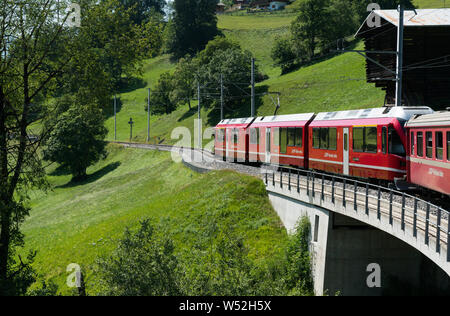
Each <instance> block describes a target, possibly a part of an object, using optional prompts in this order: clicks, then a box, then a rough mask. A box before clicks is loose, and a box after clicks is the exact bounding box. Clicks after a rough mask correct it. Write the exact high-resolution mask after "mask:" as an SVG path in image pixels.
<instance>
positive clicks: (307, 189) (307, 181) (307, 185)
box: [306, 172, 310, 196]
mask: <svg viewBox="0 0 450 316" xmlns="http://www.w3.org/2000/svg"><path fill="white" fill-rule="evenodd" d="M309 175H310V173H309V172H308V173H307V174H306V194H307V195H308V196H309Z"/></svg>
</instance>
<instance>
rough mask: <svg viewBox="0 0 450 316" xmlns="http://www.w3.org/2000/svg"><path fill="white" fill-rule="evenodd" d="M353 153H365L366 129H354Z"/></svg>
mask: <svg viewBox="0 0 450 316" xmlns="http://www.w3.org/2000/svg"><path fill="white" fill-rule="evenodd" d="M353 151H357V152H364V127H354V128H353Z"/></svg>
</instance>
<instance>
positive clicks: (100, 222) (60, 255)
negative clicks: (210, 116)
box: [23, 145, 287, 294]
mask: <svg viewBox="0 0 450 316" xmlns="http://www.w3.org/2000/svg"><path fill="white" fill-rule="evenodd" d="M108 151H109V156H108V158H107V159H106V160H104V161H101V162H99V163H97V164H96V165H94V166H92V167H91V168H89V170H88V173H89V174H90V176H89V179H88V180H87V181H86V182H85V183H82V184H79V185H75V184H72V183H70V176H69V175H66V174H65V173H64V172H63V171H61V170H59V169H55V170H51V171H50V175H49V181H50V184H51V186H52V188H53V189H52V191H51V192H49V193H48V194H44V193H43V192H33V193H32V194H31V197H32V200H31V201H32V203H31V207H32V212H31V216H30V217H29V218H28V219H27V221H26V222H25V224H24V226H23V232H24V233H25V235H26V240H25V242H26V248H27V249H35V250H37V251H38V255H37V258H36V262H35V264H34V267H35V268H36V270H37V271H38V273H39V274H40V275H41V276H42V278H44V279H51V280H53V281H54V282H56V283H57V284H58V286H59V289H60V291H61V293H62V294H69V293H70V289H69V288H68V287H67V286H66V285H65V281H66V278H67V276H68V273H66V267H67V265H68V264H70V263H77V264H79V265H81V266H82V267H83V268H84V269H86V271H87V284H88V285H87V289H88V291H89V292H90V294H95V291H96V288H95V286H93V284H94V283H95V276H93V275H92V274H91V271H92V270H91V268H92V264H93V263H94V261H95V259H96V258H97V257H98V256H99V255H102V254H107V253H109V252H110V251H111V250H112V249H113V248H115V246H116V242H117V239H118V238H120V237H121V236H122V234H123V232H124V229H125V227H127V226H130V227H136V226H137V225H138V222H139V220H141V219H143V218H146V217H148V218H151V219H153V220H154V222H156V223H160V222H164V223H165V224H166V225H167V226H168V227H169V233H170V234H172V235H173V238H174V240H175V242H176V248H177V252H182V251H189V248H190V247H191V246H192V245H193V244H194V243H195V242H196V240H197V238H196V236H197V234H199V233H201V231H202V229H204V226H205V225H204V224H205V221H208V218H210V219H211V218H214V216H221V217H222V219H223V220H229V221H230V222H231V223H233V225H234V227H235V228H236V229H237V231H238V232H239V233H240V234H242V235H243V236H244V237H245V242H246V244H247V245H248V247H249V248H250V254H249V255H250V257H251V258H253V259H255V260H256V261H261V260H262V261H264V260H266V259H268V258H271V257H273V256H277V255H280V254H279V251H280V250H279V249H281V245H282V244H283V243H284V242H285V241H286V240H287V235H286V231H285V230H284V229H283V228H282V226H281V223H280V221H279V218H278V216H277V215H276V213H275V212H274V211H273V209H272V207H271V205H270V202H269V200H268V198H267V196H266V194H265V190H264V185H263V183H262V181H260V180H259V179H256V178H253V177H249V176H243V175H239V174H237V173H235V172H232V171H220V172H213V173H210V174H206V175H199V174H196V173H194V172H192V171H191V170H189V169H188V168H186V167H184V166H183V165H182V164H176V163H174V162H172V160H171V158H170V154H169V153H166V152H155V151H146V150H139V149H124V148H122V147H119V146H117V145H110V146H109V147H108ZM211 216H212V217H211Z"/></svg>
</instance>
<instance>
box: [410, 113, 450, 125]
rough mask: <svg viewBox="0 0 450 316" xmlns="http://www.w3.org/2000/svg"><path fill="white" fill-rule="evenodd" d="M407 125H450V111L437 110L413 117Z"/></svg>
mask: <svg viewBox="0 0 450 316" xmlns="http://www.w3.org/2000/svg"><path fill="white" fill-rule="evenodd" d="M406 126H407V127H427V126H446V127H448V126H450V111H443V112H435V113H433V114H428V115H418V116H416V117H413V118H412V119H411V120H410V121H409V122H408V123H407V124H406Z"/></svg>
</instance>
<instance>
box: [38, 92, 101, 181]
mask: <svg viewBox="0 0 450 316" xmlns="http://www.w3.org/2000/svg"><path fill="white" fill-rule="evenodd" d="M72 101H73V105H72V106H71V107H70V108H69V109H68V110H67V111H66V112H64V113H63V114H62V115H60V116H59V118H58V122H57V123H56V125H55V127H54V129H53V131H52V132H51V134H50V136H49V139H48V141H47V143H46V145H47V146H46V148H45V149H44V159H45V160H49V161H53V162H57V163H60V164H62V165H64V166H67V167H68V168H69V169H70V172H71V173H72V175H73V181H81V180H84V179H85V178H86V177H87V174H86V169H87V167H89V166H90V165H91V164H93V163H95V162H97V161H98V160H99V159H100V158H101V157H104V156H105V155H106V151H105V147H106V142H105V141H104V138H105V137H106V134H107V133H108V130H107V129H106V127H104V126H103V123H104V119H103V115H102V112H101V110H99V109H98V107H95V106H94V107H93V106H90V105H84V106H83V105H80V104H79V103H78V102H77V100H72Z"/></svg>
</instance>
